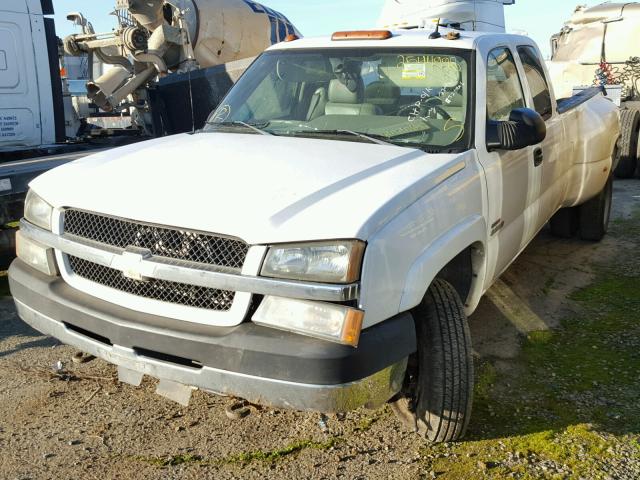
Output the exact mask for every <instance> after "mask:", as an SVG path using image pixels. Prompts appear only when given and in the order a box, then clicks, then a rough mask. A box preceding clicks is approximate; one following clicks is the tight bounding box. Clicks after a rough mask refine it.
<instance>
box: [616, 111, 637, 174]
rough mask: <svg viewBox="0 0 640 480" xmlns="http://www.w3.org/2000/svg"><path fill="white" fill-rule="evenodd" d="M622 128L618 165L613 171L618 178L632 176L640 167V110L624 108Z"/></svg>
mask: <svg viewBox="0 0 640 480" xmlns="http://www.w3.org/2000/svg"><path fill="white" fill-rule="evenodd" d="M620 130H621V133H620V143H619V150H618V166H617V167H616V169H615V170H614V171H613V173H614V175H615V176H616V177H618V178H631V177H633V176H634V174H635V173H636V169H637V167H638V146H639V141H638V138H639V137H640V111H639V110H635V109H627V110H622V111H621V112H620Z"/></svg>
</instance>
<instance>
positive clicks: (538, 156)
mask: <svg viewBox="0 0 640 480" xmlns="http://www.w3.org/2000/svg"><path fill="white" fill-rule="evenodd" d="M543 160H544V152H543V151H542V148H540V147H538V148H536V149H535V150H534V151H533V164H534V165H535V166H536V167H539V166H540V165H542V162H543Z"/></svg>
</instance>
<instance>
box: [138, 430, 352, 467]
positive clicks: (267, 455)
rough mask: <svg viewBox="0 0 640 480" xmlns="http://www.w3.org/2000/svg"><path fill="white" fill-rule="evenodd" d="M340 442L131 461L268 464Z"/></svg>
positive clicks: (335, 439) (164, 464)
mask: <svg viewBox="0 0 640 480" xmlns="http://www.w3.org/2000/svg"><path fill="white" fill-rule="evenodd" d="M340 441H342V440H341V438H340V437H332V438H330V439H329V440H327V441H326V442H315V441H313V440H303V441H298V442H294V443H291V444H289V445H286V446H284V447H282V448H278V449H276V450H270V451H263V450H256V451H254V452H243V453H238V454H236V455H232V456H230V457H226V458H222V459H207V458H204V457H202V456H200V455H192V454H188V455H176V456H171V457H142V456H137V457H132V458H131V460H133V461H136V462H141V463H146V464H148V465H153V466H155V467H159V468H164V467H177V466H180V465H190V464H191V465H193V464H196V465H205V466H214V467H219V466H223V465H232V464H242V465H246V464H248V463H251V462H255V461H259V462H268V463H273V462H276V461H278V460H282V459H283V458H285V457H288V456H290V455H293V454H296V453H298V452H301V451H303V450H309V449H312V450H328V449H330V448H331V447H333V446H335V445H337V444H338V443H339V442H340Z"/></svg>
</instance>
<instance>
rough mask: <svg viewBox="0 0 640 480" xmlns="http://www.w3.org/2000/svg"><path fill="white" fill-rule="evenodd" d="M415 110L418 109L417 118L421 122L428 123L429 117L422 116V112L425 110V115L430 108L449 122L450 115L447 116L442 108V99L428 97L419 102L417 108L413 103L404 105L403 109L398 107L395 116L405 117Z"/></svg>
mask: <svg viewBox="0 0 640 480" xmlns="http://www.w3.org/2000/svg"><path fill="white" fill-rule="evenodd" d="M417 108H419V114H418V117H419V118H420V119H421V120H424V121H425V123H428V122H427V119H428V118H429V117H428V116H427V115H423V112H424V111H425V110H426V113H428V111H429V109H431V108H433V109H434V110H435V111H436V112H438V113H439V114H440V115H442V118H444V119H445V120H451V115H449V112H447V111H446V110H445V109H444V108H443V107H442V98H440V97H429V98H427V99H426V100H421V101H420V107H418V106H417V105H416V104H415V103H411V104H409V105H405V106H404V107H400V108H399V109H398V111H397V112H396V115H397V116H399V117H401V116H403V115H407V114H409V113H411V112H413V111H414V110H415V109H417Z"/></svg>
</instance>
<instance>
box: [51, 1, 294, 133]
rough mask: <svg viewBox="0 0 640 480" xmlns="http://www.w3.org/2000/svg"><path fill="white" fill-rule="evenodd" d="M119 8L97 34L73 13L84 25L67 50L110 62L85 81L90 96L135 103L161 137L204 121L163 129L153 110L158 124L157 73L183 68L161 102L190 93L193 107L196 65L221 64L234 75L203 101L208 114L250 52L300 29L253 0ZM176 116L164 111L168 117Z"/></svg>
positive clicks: (226, 75)
mask: <svg viewBox="0 0 640 480" xmlns="http://www.w3.org/2000/svg"><path fill="white" fill-rule="evenodd" d="M114 13H115V15H116V17H117V19H118V28H117V29H116V30H114V31H113V32H109V33H96V32H95V31H94V30H93V27H92V25H91V23H90V22H88V21H87V20H86V19H85V18H84V17H83V16H82V15H81V14H79V13H74V14H70V15H69V16H68V18H69V20H71V21H74V22H75V23H76V24H77V25H79V26H81V28H82V31H83V32H82V33H81V34H76V35H71V36H69V37H67V38H66V39H65V40H64V45H65V50H66V52H67V53H68V54H69V55H81V54H88V56H89V59H92V58H94V57H97V58H98V59H99V60H100V61H102V62H103V63H105V64H111V65H113V68H111V69H109V70H108V71H107V72H106V73H105V74H104V75H103V76H101V77H99V78H97V79H92V80H91V81H90V82H89V83H88V84H87V90H88V96H89V99H90V100H91V101H93V102H94V103H95V104H96V105H98V106H99V107H100V108H101V109H102V110H104V111H105V112H113V111H117V110H118V109H119V108H122V107H125V108H133V121H134V124H136V125H137V126H139V127H141V128H142V129H144V131H145V132H147V133H149V134H152V135H153V134H155V135H156V136H158V135H161V134H165V133H178V131H185V130H186V129H187V128H186V127H187V126H188V129H189V130H191V129H195V128H199V127H202V122H201V121H200V122H198V121H196V119H195V118H194V115H193V111H192V112H191V115H190V118H189V115H187V116H185V117H184V119H185V122H183V125H182V126H181V127H182V129H180V127H179V128H178V131H170V132H167V131H166V129H163V128H158V121H157V120H158V118H160V119H161V120H162V118H161V117H158V116H156V128H155V129H154V128H153V117H152V115H151V110H152V106H151V103H150V101H149V92H148V87H149V86H150V84H151V83H152V82H153V81H154V80H156V79H162V78H165V77H167V76H168V75H171V74H183V76H182V77H179V78H178V79H176V78H174V79H172V80H171V83H172V84H173V85H175V83H176V82H180V80H182V81H183V84H184V85H183V89H182V91H176V90H175V88H172V89H170V94H169V98H167V99H165V101H164V102H156V105H159V104H160V103H162V104H163V107H159V109H160V110H163V109H165V108H166V105H167V104H168V103H171V101H172V100H174V101H175V99H176V97H178V99H189V103H188V105H186V107H187V108H190V109H192V110H193V108H194V105H193V103H194V102H193V75H194V72H195V71H198V70H202V69H207V68H211V67H216V66H219V67H221V68H218V69H217V70H216V72H217V73H218V74H219V75H218V76H220V74H221V75H222V77H223V82H224V80H225V79H226V80H230V81H227V82H226V83H224V85H223V86H222V87H219V88H218V90H219V92H218V95H215V96H214V97H213V98H211V97H208V98H207V99H205V101H204V104H203V101H202V100H203V99H202V98H200V99H199V102H198V106H200V107H204V110H206V113H208V112H209V111H210V110H211V109H212V108H214V107H215V106H217V101H218V100H219V98H220V97H221V95H222V94H224V93H226V90H228V88H229V87H230V86H231V84H233V82H235V80H237V78H238V77H239V75H240V74H241V73H242V72H244V70H245V68H246V67H247V66H248V65H249V63H250V62H251V61H252V60H253V58H255V57H256V56H257V55H258V54H259V53H261V52H262V51H263V50H265V49H266V48H267V47H269V46H271V45H273V44H275V43H278V42H281V41H283V40H285V39H286V38H287V37H288V36H290V35H291V36H295V37H296V38H297V37H299V36H300V33H299V32H298V30H296V28H295V27H294V26H293V25H292V24H291V22H290V21H289V20H288V19H287V18H286V17H285V16H284V15H283V14H281V13H279V12H276V11H274V10H272V9H270V8H268V7H266V6H264V5H261V4H259V3H256V2H253V1H251V0H200V1H198V2H197V3H196V2H194V1H193V0H117V3H116V10H115V12H114ZM200 73H202V72H200ZM214 77H215V74H214ZM161 85H162V84H161ZM157 88H158V87H157V85H156V90H157ZM160 88H161V86H160ZM157 97H158V95H156V98H157ZM182 110H184V109H182ZM178 113H180V112H178ZM171 116H172V115H166V114H165V115H164V117H165V121H166V120H167V119H168V118H170V117H171ZM165 123H166V122H165ZM184 123H186V124H188V125H187V126H185V125H184ZM174 130H175V128H174Z"/></svg>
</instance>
